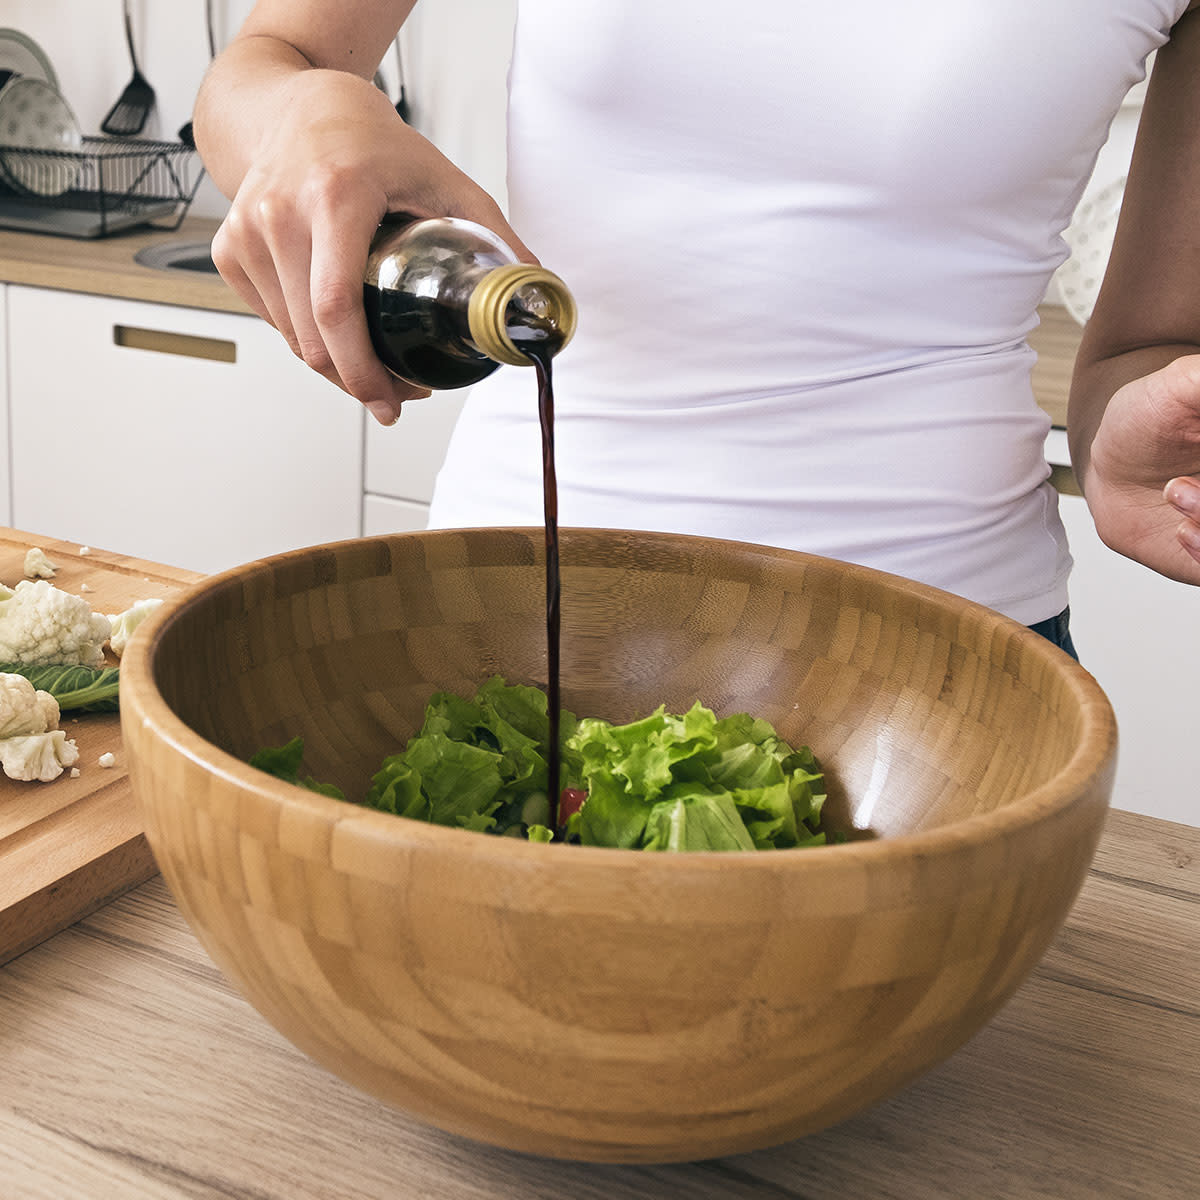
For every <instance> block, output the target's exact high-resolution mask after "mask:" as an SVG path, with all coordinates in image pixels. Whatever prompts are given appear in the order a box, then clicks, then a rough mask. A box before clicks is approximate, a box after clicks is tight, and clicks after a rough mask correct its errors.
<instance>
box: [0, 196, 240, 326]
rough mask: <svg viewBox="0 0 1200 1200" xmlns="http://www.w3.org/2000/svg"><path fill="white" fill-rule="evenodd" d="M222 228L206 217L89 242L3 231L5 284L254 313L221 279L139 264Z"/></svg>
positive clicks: (0, 270)
mask: <svg viewBox="0 0 1200 1200" xmlns="http://www.w3.org/2000/svg"><path fill="white" fill-rule="evenodd" d="M217 225H218V222H217V221H214V220H211V219H207V218H204V217H188V218H186V219H185V220H184V221H183V223H182V224H181V225H180V227H179V228H178V229H176V230H161V229H135V230H131V231H130V232H128V233H123V234H118V235H115V236H113V237H106V238H95V239H90V240H87V241H84V240H80V239H77V238H66V237H52V236H50V235H48V234H36V233H18V232H14V231H12V230H3V229H0V281H2V282H4V283H21V284H29V285H31V286H33V287H45V288H59V289H61V290H62V291H67V292H85V293H88V294H89V295H95V296H116V297H120V298H122V299H125V300H146V301H150V302H153V303H159V304H181V305H185V306H186V307H188V308H204V309H211V310H215V311H217V312H232V313H244V314H245V313H251V311H252V310H251V309H250V308H249V307H247V305H245V304H244V303H243V302H242V301H241V299H240V298H239V297H238V295H237V293H236V292H234V291H233V289H232V288H230V287H229V286H228V285H227V284H226V283H225V281H224V280H223V279H221V277H220V276H219V275H214V274H211V273H202V272H196V271H179V270H173V271H159V270H155V269H153V268H152V267H144V266H142V265H141V263H139V262H137V261H136V260H135V258H134V255H135V254H137V252H138V251H139V250H141V249H142V248H143V247H146V246H160V245H163V244H164V243H174V242H205V241H209V240H211V238H212V235H213V233H214V232H215V231H216V228H217Z"/></svg>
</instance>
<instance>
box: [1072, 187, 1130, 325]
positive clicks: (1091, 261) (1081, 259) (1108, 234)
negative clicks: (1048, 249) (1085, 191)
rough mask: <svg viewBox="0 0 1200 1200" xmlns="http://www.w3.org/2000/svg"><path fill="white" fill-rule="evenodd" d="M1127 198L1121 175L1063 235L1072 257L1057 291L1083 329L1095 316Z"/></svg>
mask: <svg viewBox="0 0 1200 1200" xmlns="http://www.w3.org/2000/svg"><path fill="white" fill-rule="evenodd" d="M1124 195H1125V176H1124V175H1122V176H1120V178H1118V179H1114V180H1113V181H1112V182H1111V183H1108V184H1106V185H1105V186H1104V187H1102V188H1101V189H1100V190H1099V191H1097V192H1096V193H1095V194H1094V195H1092V196H1090V197H1089V198H1088V199H1087V200H1085V201H1084V202H1083V203H1082V204H1080V206H1079V207H1078V208H1077V209H1076V210H1075V215H1074V216H1073V217H1072V218H1071V224H1070V225H1069V226H1068V228H1067V230H1066V232H1065V233H1064V234H1063V238H1064V239H1065V240H1066V243H1067V245H1068V246H1069V247H1070V248H1071V257H1070V258H1069V259H1067V261H1066V262H1065V263H1063V265H1062V266H1061V267H1059V269H1058V275H1057V280H1058V288H1059V292H1060V293H1061V295H1062V302H1063V305H1064V307H1065V308H1066V309H1067V311H1068V312H1069V313H1070V314H1071V316H1073V317H1074V318H1075V320H1076V321H1078V322H1079V324H1080V325H1086V324H1087V321H1088V318H1089V317H1090V316H1091V315H1092V308H1093V306H1094V305H1095V303H1096V295H1097V293H1098V292H1099V291H1100V283H1101V281H1102V280H1103V279H1104V272H1105V270H1106V269H1107V267H1108V256H1109V254H1110V253H1111V251H1112V244H1113V234H1114V233H1116V230H1117V218H1118V217H1119V216H1120V215H1121V200H1122V199H1123V198H1124Z"/></svg>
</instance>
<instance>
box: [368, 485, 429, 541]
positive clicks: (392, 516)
mask: <svg viewBox="0 0 1200 1200" xmlns="http://www.w3.org/2000/svg"><path fill="white" fill-rule="evenodd" d="M428 523H429V506H428V505H427V504H418V503H416V502H415V501H413V500H393V499H392V498H391V497H390V496H372V495H370V494H368V495H366V496H364V497H363V533H364V534H365V535H366V536H367V537H375V536H376V535H378V534H384V533H411V532H413V531H415V530H418V529H424V528H425V527H426V525H427V524H428Z"/></svg>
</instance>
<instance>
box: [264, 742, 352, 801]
mask: <svg viewBox="0 0 1200 1200" xmlns="http://www.w3.org/2000/svg"><path fill="white" fill-rule="evenodd" d="M303 761H304V739H303V738H299V737H294V738H292V740H291V741H290V742H288V743H287V744H286V745H283V746H275V747H268V748H266V749H263V750H260V751H259V752H258V753H257V754H255V755H252V756H251V759H250V765H251V766H252V767H257V768H258V769H259V770H260V771H266V773H267V774H268V775H274V776H275V777H276V778H277V779H282V780H284V781H285V782H287V783H294V784H295V785H296V786H297V787H302V788H307V789H308V790H309V791H310V792H320V793H321V795H322V796H332V797H333V798H334V799H335V800H344V799H345V796H344V795H343V794H342V791H341V789H340V788H337V787H334V785H333V784H332V783H318V782H317V781H316V780H315V779H313V778H312V777H311V776H309V775H302V774H301V765H302V763H303Z"/></svg>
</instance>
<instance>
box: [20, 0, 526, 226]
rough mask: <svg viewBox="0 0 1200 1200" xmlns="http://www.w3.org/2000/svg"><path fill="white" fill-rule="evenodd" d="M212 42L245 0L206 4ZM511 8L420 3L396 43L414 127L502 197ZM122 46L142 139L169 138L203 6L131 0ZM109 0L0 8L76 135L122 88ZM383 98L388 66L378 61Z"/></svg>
mask: <svg viewBox="0 0 1200 1200" xmlns="http://www.w3.org/2000/svg"><path fill="white" fill-rule="evenodd" d="M212 5H213V14H214V27H215V34H216V41H217V46H218V48H220V47H221V46H223V45H224V44H225V43H226V42H227V41H228V40H229V39H230V38H231V37H232V36H233V34H234V33H235V32H236V30H237V28H238V27H239V26H240V25H241V23H242V21H243V20H244V19H245V17H246V14H247V13H249V11H250V9H251V8H252V7H253V0H212ZM515 10H516V0H424V2H423V3H421V4H419V5H418V7H417V11H416V12H415V13H414V14H413V16H412V17H411V18H410V21H409V23H408V25H407V26H406V29H405V33H404V38H405V47H406V73H407V76H408V78H407V83H408V84H409V86H408V93H409V98H410V102H412V103H413V105H414V120H415V123H416V124H417V126H418V127H419V128H420V129H422V131H423V132H425V133H427V134H428V135H429V136H430V137H432V138H433V139H434V140H435V141H436V142H437V143H438V145H439V146H440V147H441V148H442V149H443V151H445V152H446V153H447V154H449V155H450V157H451V158H453V159H454V160H455V161H456V162H457V163H458V164H459V165H460V166H462V167H463V169H464V170H468V171H470V172H471V173H472V174H473V175H475V176H476V178H478V179H479V181H480V183H482V184H483V185H484V186H485V187H489V188H491V189H492V190H493V191H495V192H500V193H502V192H503V185H504V169H503V162H504V152H503V150H504V90H505V77H506V73H507V69H508V51H509V48H510V46H511V42H512V35H511V28H512V20H513V15H514V13H515ZM132 11H133V29H134V43H135V46H136V48H137V51H138V60H139V64H140V66H141V69H142V74H143V75H145V76H146V78H147V79H148V80H149V82H150V85H151V87H153V88H154V91H155V96H156V103H155V111H154V113H153V114H152V115H151V118H150V122H149V123H148V125H147V127H146V129H145V130H144V131H143V133H144V136H147V137H161V138H164V139H166V140H172V141H173V140H174V139H175V138H177V137H178V135H179V128H180V126H181V125H183V124H184V123H185V122H186V121H188V120H189V119H190V117H191V113H192V102H193V100H194V98H195V95H196V90H197V89H198V87H199V86H200V81H201V79H202V78H203V76H204V71H205V68H206V67H207V65H208V35H207V33H206V31H205V0H133V10H132ZM122 13H123V8H122V3H121V0H3V3H2V4H0V26H3V27H4V28H9V29H16V30H19V31H20V32H21V33H24V34H26V35H28V36H29V37H31V38H33V40H34V41H35V42H37V43H38V45H39V46H40V47H41V48H42V49H43V50H44V51H45V52H46V54H47V56H48V57H49V59H50V61H51V63H52V64H53V65H54V69H55V71H56V73H57V74H58V77H59V85H60V87H61V88H62V91H63V94H64V95H65V96H66V98H67V100H68V102H69V103H70V104H71V107H72V108H73V109H74V110H75V115H76V117H77V118H78V120H79V123H80V125H81V126H82V128H83V131H84V133H85V134H95V133H98V132H99V129H100V122H101V121H103V119H104V117H105V114H106V113H107V112H108V110H109V109H110V108H111V107H112V105H113V104H114V102H115V101H116V99H117V97H118V96H120V94H121V91H122V90H123V89H124V87H125V85H126V84H127V83H128V82H129V79H130V77H131V75H132V68H131V66H130V62H129V53H128V50H127V49H126V46H125V27H124V22H123V16H122ZM381 66H382V70H383V74H384V76H385V81H386V82H387V84H388V88H389V92H390V93H391V94H392V96H393V98H394V97H395V94H396V86H395V80H396V73H395V66H394V61H393V59H392V58H391V56H390V55H389V56H388V58H387V59H385V61H384V63H383V64H381ZM225 207H226V202H225V200H224V198H223V197H222V196H221V195H220V194H219V193H218V192H217V190H216V188H215V187H213V186H212V184H211V183H210V182H209V181H208V180H207V179H206V180H205V181H204V183H203V184H202V185H201V190H200V192H199V193H198V195H197V197H196V200H195V202H194V203H193V205H192V210H191V211H192V212H193V213H195V214H200V215H208V216H220V215H221V214H222V213H223V212H224V211H225Z"/></svg>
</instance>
